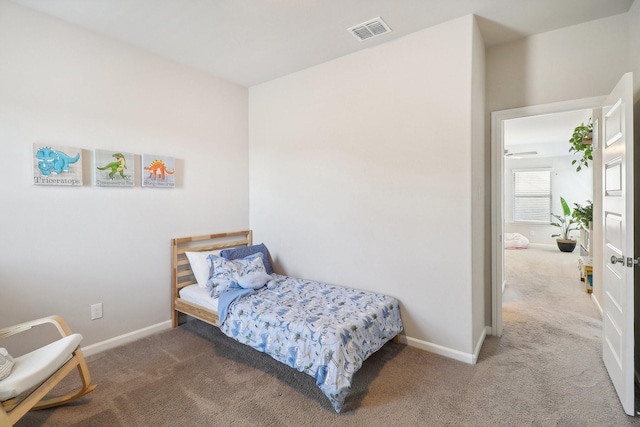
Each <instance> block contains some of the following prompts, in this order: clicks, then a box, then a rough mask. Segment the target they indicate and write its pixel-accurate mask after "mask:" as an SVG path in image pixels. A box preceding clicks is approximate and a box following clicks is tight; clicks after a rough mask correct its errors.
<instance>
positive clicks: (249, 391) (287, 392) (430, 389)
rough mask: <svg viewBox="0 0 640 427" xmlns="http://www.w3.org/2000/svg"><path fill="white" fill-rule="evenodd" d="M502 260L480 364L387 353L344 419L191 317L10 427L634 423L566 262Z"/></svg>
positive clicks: (552, 255) (542, 256)
mask: <svg viewBox="0 0 640 427" xmlns="http://www.w3.org/2000/svg"><path fill="white" fill-rule="evenodd" d="M505 256H506V260H507V288H506V290H505V294H504V335H503V337H502V338H500V339H498V338H495V337H488V338H487V340H486V341H485V344H484V346H483V348H482V351H481V354H480V359H479V362H478V363H477V365H474V366H472V365H467V364H464V363H461V362H456V361H453V360H450V359H446V358H444V357H440V356H437V355H434V354H430V353H427V352H423V351H420V350H417V349H414V348H410V347H407V346H403V345H395V344H393V343H389V344H387V345H385V346H384V347H383V348H382V349H381V350H380V351H378V352H377V353H376V354H374V355H373V356H372V357H371V358H369V360H367V361H366V362H365V364H364V366H363V368H362V369H361V370H360V371H359V372H358V373H357V374H356V377H355V379H354V383H353V389H352V393H351V395H350V396H349V397H348V398H347V401H346V405H345V408H344V412H343V413H341V414H336V413H335V412H334V411H333V409H332V408H331V406H330V404H329V402H328V400H327V399H326V398H325V397H324V395H323V394H322V393H321V392H320V390H319V389H318V388H317V387H316V386H315V384H314V381H313V379H312V378H311V377H308V376H306V375H304V374H301V373H299V372H296V371H293V370H292V369H290V368H287V367H286V366H284V365H282V364H280V363H278V362H276V361H274V360H272V359H271V358H270V357H268V356H266V355H264V354H262V353H259V352H257V351H255V350H253V349H250V348H248V347H245V346H242V345H240V344H237V343H236V342H234V341H232V340H231V339H229V338H227V337H225V336H223V335H222V334H221V333H220V332H219V331H218V330H217V329H215V328H213V327H211V326H208V325H205V324H204V323H202V322H199V321H191V322H187V323H186V324H184V325H183V326H181V327H180V328H178V329H174V330H170V331H165V332H162V333H159V334H156V335H153V336H151V337H148V338H145V339H142V340H140V341H137V342H135V343H132V344H129V345H125V346H122V347H119V348H116V349H113V350H109V351H106V352H103V353H101V354H98V355H95V356H92V357H90V358H89V367H90V369H91V372H92V375H93V377H94V381H95V382H96V383H97V384H98V388H97V389H96V390H95V391H94V392H93V393H91V394H90V395H88V396H86V397H84V398H82V399H79V400H78V401H76V403H74V404H71V405H67V406H64V407H59V408H55V409H49V410H44V411H37V412H31V413H29V414H27V415H26V416H25V418H23V420H21V422H20V423H19V424H18V425H19V426H344V425H350V426H416V425H418V426H516V425H517V426H626V425H640V420H636V419H635V418H632V417H627V416H626V415H624V412H623V410H622V407H621V406H620V403H619V402H618V399H617V397H616V395H615V391H614V390H613V386H612V385H611V383H610V381H609V378H608V377H607V374H606V372H605V369H604V366H603V364H602V358H601V346H602V345H601V332H600V330H601V319H600V316H599V314H598V312H597V310H596V308H595V307H594V305H593V303H592V302H591V301H590V299H589V296H588V294H586V293H585V292H584V285H583V283H582V282H580V281H579V279H578V270H577V267H576V265H577V261H576V259H577V255H575V254H564V253H561V252H559V251H557V250H556V249H537V248H530V249H527V250H519V251H508V252H507V253H506V255H505ZM74 380H75V377H74ZM70 385H71V381H66V382H65V383H64V384H63V385H62V389H65V388H68V387H70Z"/></svg>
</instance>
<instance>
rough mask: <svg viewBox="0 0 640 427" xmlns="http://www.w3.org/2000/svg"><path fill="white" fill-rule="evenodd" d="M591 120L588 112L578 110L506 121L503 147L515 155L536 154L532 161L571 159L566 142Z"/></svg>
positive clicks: (529, 156) (589, 111)
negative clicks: (575, 131)
mask: <svg viewBox="0 0 640 427" xmlns="http://www.w3.org/2000/svg"><path fill="white" fill-rule="evenodd" d="M590 118H591V110H577V111H568V112H564V113H555V114H543V115H539V116H531V117H523V118H519V119H511V120H507V121H505V122H504V147H505V149H506V150H508V151H509V153H512V154H514V155H515V154H516V153H521V152H527V151H537V153H538V154H536V155H535V157H558V156H571V155H573V154H572V153H569V147H570V145H569V139H570V138H571V135H572V134H573V130H574V129H575V127H576V126H578V125H579V124H580V123H585V124H586V123H587V122H588V121H589V120H590ZM531 157H532V156H531V155H527V156H522V158H531ZM512 158H513V157H512Z"/></svg>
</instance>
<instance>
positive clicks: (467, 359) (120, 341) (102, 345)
mask: <svg viewBox="0 0 640 427" xmlns="http://www.w3.org/2000/svg"><path fill="white" fill-rule="evenodd" d="M166 329H171V320H167V321H165V322H161V323H158V324H155V325H151V326H147V327H146V328H142V329H138V330H137V331H132V332H129V333H126V334H124V335H120V336H117V337H114V338H110V339H108V340H105V341H101V342H99V343H95V344H91V345H88V346H86V347H82V352H83V353H84V355H85V356H91V355H93V354H98V353H100V352H103V351H105V350H109V349H112V348H115V347H119V346H121V345H124V344H128V343H130V342H133V341H136V340H139V339H142V338H144V337H147V336H149V335H153V334H155V333H157V332H161V331H164V330H166ZM490 332H491V328H490V327H486V328H485V329H483V331H482V334H481V336H480V338H479V339H478V342H477V343H476V347H475V349H474V351H473V354H470V353H464V352H462V351H459V350H454V349H452V348H448V347H444V346H441V345H438V344H433V343H430V342H427V341H422V340H419V339H416V338H411V337H408V336H406V335H401V336H400V342H401V343H403V344H407V345H408V346H410V347H415V348H419V349H420V350H425V351H429V352H431V353H435V354H439V355H441V356H445V357H448V358H450V359H454V360H458V361H460V362H464V363H469V364H471V365H474V364H475V363H476V362H477V361H478V354H479V353H480V349H481V348H482V344H483V343H484V340H485V338H486V336H487V335H488V334H489V333H490Z"/></svg>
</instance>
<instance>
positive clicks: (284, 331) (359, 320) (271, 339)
mask: <svg viewBox="0 0 640 427" xmlns="http://www.w3.org/2000/svg"><path fill="white" fill-rule="evenodd" d="M252 237H253V236H252V233H251V231H250V230H249V231H239V232H233V233H221V234H212V235H203V236H195V237H185V238H178V239H172V241H171V253H172V267H171V272H172V281H171V282H172V285H171V288H172V289H171V295H172V297H171V303H172V323H173V327H177V326H178V324H179V315H180V313H183V314H186V315H188V316H191V317H194V318H197V319H199V320H202V321H204V322H207V323H210V324H212V325H214V326H217V327H219V328H220V330H221V331H222V332H223V333H224V334H225V335H227V336H229V337H231V338H233V339H235V340H236V341H238V342H241V343H243V344H246V345H249V346H251V347H253V348H254V349H256V350H259V351H262V352H265V353H267V354H269V355H270V356H271V357H273V358H274V359H276V360H278V361H280V362H282V363H284V364H286V365H288V366H291V367H292V368H295V369H297V370H299V371H301V372H305V373H306V374H308V375H310V376H312V377H314V378H315V379H316V384H317V385H318V387H319V388H320V389H321V390H322V392H323V393H324V394H325V395H326V396H327V398H328V399H329V401H330V402H331V404H332V405H333V407H334V409H335V410H336V412H340V411H341V409H342V406H343V404H344V401H345V398H346V397H347V394H348V392H349V389H350V387H351V381H352V378H353V375H354V374H355V372H356V371H357V370H358V369H359V368H360V367H361V366H362V363H363V362H364V360H366V359H367V358H368V357H369V356H370V355H371V354H373V353H374V352H375V351H377V350H378V349H379V348H380V347H382V346H383V345H384V344H385V343H386V342H387V341H389V340H391V339H396V340H397V336H398V334H399V333H400V332H401V331H402V321H401V318H400V309H399V306H398V301H397V300H396V299H395V298H392V297H389V296H386V295H381V294H377V293H373V292H368V291H360V290H355V289H351V288H344V287H340V286H333V285H328V284H325V283H318V282H313V281H310V280H303V279H297V278H292V277H288V276H282V275H279V274H276V273H273V272H272V269H271V264H270V256H269V253H268V250H267V249H266V247H265V246H264V245H253V242H252ZM247 254H249V255H248V256H246V255H247ZM256 258H259V259H260V260H261V261H258V260H256ZM248 265H250V266H252V267H251V268H253V267H255V266H256V265H259V268H258V270H260V271H259V272H256V271H254V270H255V269H254V270H251V268H249V269H247V268H248V267H247V266H248ZM212 266H213V267H212ZM238 266H240V267H238ZM243 266H244V268H245V272H246V271H249V272H250V273H247V274H246V275H244V276H242V275H243V274H244V273H243V271H242V268H243ZM224 268H233V269H235V268H239V270H234V274H236V273H238V272H239V274H240V276H242V277H239V276H238V274H236V276H234V277H235V279H233V280H226V281H225V280H223V279H219V278H221V277H222V278H225V277H227V276H225V275H226V274H227V273H228V271H227V270H224ZM254 273H255V274H254ZM250 276H251V277H260V278H263V279H262V280H261V281H259V282H256V280H253V279H252V280H251V281H250V282H251V283H250V285H246V284H245V282H247V280H246V279H245V278H246V277H250ZM216 278H218V279H216ZM263 282H264V283H263ZM221 284H223V285H224V286H222V285H221ZM227 288H228V289H227ZM212 290H214V291H213V292H212ZM212 294H213V295H215V296H216V297H217V298H213V297H212Z"/></svg>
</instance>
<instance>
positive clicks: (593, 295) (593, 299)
mask: <svg viewBox="0 0 640 427" xmlns="http://www.w3.org/2000/svg"><path fill="white" fill-rule="evenodd" d="M591 301H593V303H594V304H595V306H596V308H597V309H598V311H599V312H600V316H602V306H601V305H600V301H598V298H596V295H595V294H594V293H591Z"/></svg>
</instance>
